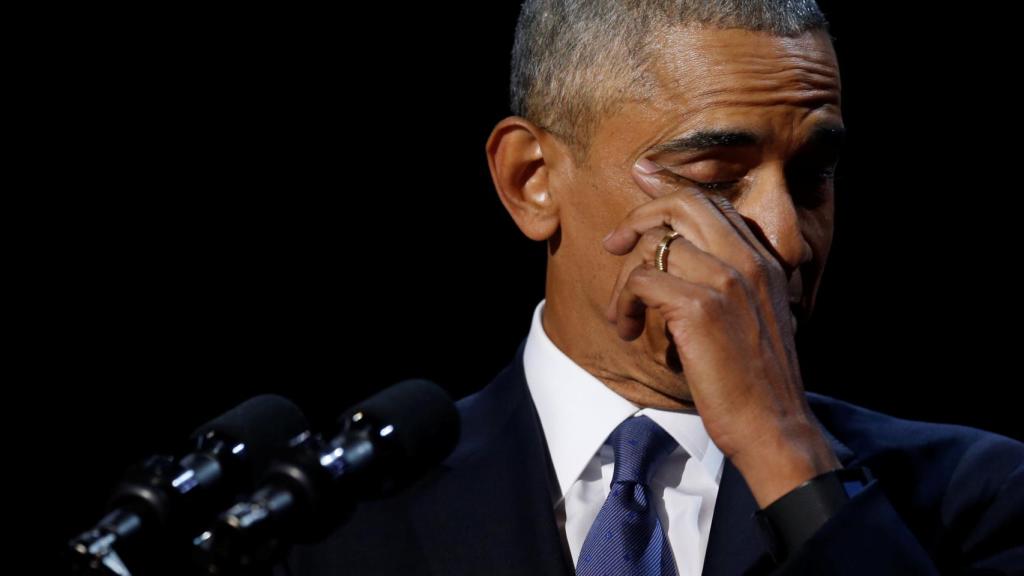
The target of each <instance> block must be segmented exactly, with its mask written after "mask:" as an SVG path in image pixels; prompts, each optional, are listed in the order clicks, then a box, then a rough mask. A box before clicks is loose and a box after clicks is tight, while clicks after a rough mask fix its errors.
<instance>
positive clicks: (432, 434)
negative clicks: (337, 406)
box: [350, 379, 459, 469]
mask: <svg viewBox="0 0 1024 576" xmlns="http://www.w3.org/2000/svg"><path fill="white" fill-rule="evenodd" d="M357 411H358V412H363V413H364V414H367V415H369V416H371V417H372V418H373V420H374V421H376V422H380V423H382V424H383V425H386V426H391V427H392V428H391V429H390V430H388V431H387V433H388V434H390V435H393V436H394V437H393V438H392V441H393V442H394V443H395V444H397V445H398V447H399V448H400V449H401V450H402V451H403V452H404V454H403V456H404V457H405V458H406V459H407V460H406V461H407V462H408V463H409V464H411V465H412V468H413V469H418V468H423V467H426V466H431V465H433V464H436V463H438V462H440V461H441V460H443V459H444V458H445V457H447V456H448V454H449V453H451V451H452V450H453V449H454V448H455V444H456V442H457V441H458V438H459V414H458V411H457V410H456V409H455V404H454V403H453V402H452V400H451V398H450V397H449V396H448V393H447V392H445V391H444V389H443V388H441V387H440V386H438V385H437V384H435V383H433V382H431V381H429V380H422V379H414V380H405V381H402V382H399V383H398V384H395V385H394V386H391V387H389V388H387V389H385V390H383V391H381V392H379V393H377V394H376V395H374V396H372V397H370V398H368V399H366V400H365V401H363V402H361V403H359V404H357V405H356V406H355V407H354V408H353V409H352V410H351V411H350V413H354V412H357ZM382 432H383V431H382Z"/></svg>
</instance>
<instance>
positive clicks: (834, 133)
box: [651, 124, 846, 154]
mask: <svg viewBox="0 0 1024 576" xmlns="http://www.w3.org/2000/svg"><path fill="white" fill-rule="evenodd" d="M845 140H846V129H845V128H844V127H842V126H841V125H833V124H826V125H824V126H820V127H818V128H816V129H815V130H814V132H813V133H812V134H811V136H810V138H808V139H807V143H806V144H805V145H804V146H803V147H802V148H804V149H817V150H826V151H828V152H831V153H834V154H838V152H839V150H840V149H841V148H842V145H843V142H844V141H845ZM760 143H761V138H760V137H759V136H758V135H757V134H754V133H753V132H746V131H742V130H699V131H697V132H692V133H690V134H685V135H683V136H680V137H678V138H673V139H672V140H669V141H667V142H662V143H661V144H658V145H656V146H653V147H652V148H651V151H652V152H656V153H663V152H669V153H680V152H702V151H705V150H711V149H714V148H743V147H748V146H756V145H758V144H760Z"/></svg>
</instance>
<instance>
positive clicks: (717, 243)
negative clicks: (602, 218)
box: [604, 168, 747, 255]
mask: <svg viewBox="0 0 1024 576" xmlns="http://www.w3.org/2000/svg"><path fill="white" fill-rule="evenodd" d="M633 177H634V180H636V182H637V184H638V185H639V186H640V187H641V188H642V189H643V190H644V191H645V193H647V194H648V195H649V196H651V197H652V198H654V199H653V200H651V201H650V202H646V203H644V204H642V205H640V206H637V207H636V208H634V209H633V210H631V211H630V213H629V214H628V215H627V216H626V218H624V219H623V221H622V222H620V223H619V225H618V226H617V227H616V228H615V229H614V230H613V231H612V233H611V234H610V235H609V236H608V238H607V239H606V240H605V241H604V246H605V249H606V250H608V251H609V252H611V253H613V254H619V255H621V254H625V253H627V252H629V251H630V250H632V249H633V247H634V246H635V245H636V242H638V241H639V239H640V236H641V235H642V234H643V232H644V231H646V230H649V229H651V228H655V227H657V226H667V227H670V228H672V229H674V230H676V231H677V232H679V233H680V234H683V235H684V236H686V237H687V238H688V239H689V240H690V241H691V242H693V243H694V244H695V245H697V246H698V247H700V248H701V249H702V250H705V251H707V252H711V253H714V254H718V255H728V254H730V253H736V252H737V251H740V250H743V249H745V248H747V246H746V243H745V242H744V240H743V238H742V237H741V236H740V235H739V233H738V232H737V231H736V230H735V228H734V226H733V225H732V223H731V222H730V221H729V220H728V219H727V218H726V217H725V215H723V214H722V212H721V211H720V210H719V209H718V208H717V207H716V206H715V205H714V203H712V202H711V200H709V199H708V197H707V195H706V194H704V193H703V192H702V191H701V190H700V189H699V188H698V187H697V186H695V185H694V184H693V183H692V182H690V181H688V180H686V179H685V178H682V177H679V176H676V175H675V174H672V173H671V172H669V171H667V170H663V171H661V172H657V173H655V174H649V175H645V174H641V173H640V172H638V171H637V169H636V168H634V170H633Z"/></svg>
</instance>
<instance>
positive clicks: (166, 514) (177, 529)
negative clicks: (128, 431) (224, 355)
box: [68, 394, 308, 576]
mask: <svg viewBox="0 0 1024 576" xmlns="http://www.w3.org/2000/svg"><path fill="white" fill-rule="evenodd" d="M307 428H308V425H307V423H306V418H305V416H303V414H302V412H301V411H300V410H299V408H298V407H297V406H295V404H293V403H292V402H291V401H290V400H288V399H286V398H283V397H281V396H276V395H270V394H267V395H262V396H256V397H253V398H250V399H249V400H246V401H245V402H243V403H241V404H239V405H238V406H236V407H235V408H233V409H231V410H229V411H227V412H225V413H224V414H222V415H220V416H218V417H217V418H215V419H213V420H211V421H209V422H207V423H206V424H203V425H202V426H200V427H199V428H198V429H196V431H195V432H193V433H192V436H191V439H192V440H193V441H194V442H195V450H193V451H192V452H190V453H189V454H187V455H186V456H184V457H182V458H180V459H178V460H175V459H174V458H172V457H169V456H164V455H158V456H153V457H150V458H149V459H147V460H146V461H145V462H143V463H142V464H141V465H140V466H137V467H136V468H135V469H133V470H132V471H130V472H129V473H128V474H127V475H126V477H125V479H124V480H123V481H122V482H121V484H120V485H119V486H118V487H117V489H116V490H115V491H114V495H113V497H112V498H111V500H110V502H109V504H108V506H107V511H108V512H107V514H106V515H105V516H104V517H103V518H102V519H101V520H100V521H99V522H98V523H97V524H96V525H95V526H94V527H93V528H92V529H91V530H88V531H86V532H83V533H82V534H80V535H79V536H78V537H76V538H74V539H73V540H71V542H69V544H68V551H69V553H70V557H71V565H72V573H73V574H108V575H109V574H116V575H118V576H129V575H130V574H131V572H130V571H129V570H128V566H135V565H137V564H138V565H142V566H145V565H146V563H147V562H146V560H147V559H148V558H150V557H153V556H160V554H154V552H155V550H157V548H158V546H161V545H164V544H169V543H171V542H168V538H169V537H175V536H178V537H180V538H179V541H180V543H181V545H182V546H183V547H185V549H186V550H187V545H188V543H190V542H191V536H192V535H194V534H195V532H196V531H197V530H199V529H201V528H202V526H204V525H205V524H206V523H207V522H209V521H210V518H212V517H213V515H214V514H216V512H217V511H218V510H222V509H223V507H224V506H228V505H230V504H231V502H232V501H233V500H232V498H233V497H234V496H235V495H236V494H238V493H241V492H245V491H247V490H250V489H252V487H253V486H254V485H255V480H256V479H257V478H258V474H259V473H260V472H261V471H262V470H264V469H265V468H266V466H267V465H268V464H269V462H270V460H271V458H272V457H273V455H274V451H275V449H277V448H280V447H281V445H283V444H285V443H286V442H287V441H288V440H289V439H290V438H293V437H294V436H295V435H296V434H300V433H301V432H302V431H303V430H306V429H307ZM179 556H180V555H179ZM167 557H174V556H173V555H167Z"/></svg>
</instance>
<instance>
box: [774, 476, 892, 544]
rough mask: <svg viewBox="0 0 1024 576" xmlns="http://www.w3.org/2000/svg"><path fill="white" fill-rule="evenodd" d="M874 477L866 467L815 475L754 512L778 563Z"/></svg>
mask: <svg viewBox="0 0 1024 576" xmlns="http://www.w3.org/2000/svg"><path fill="white" fill-rule="evenodd" d="M871 480H873V476H872V475H871V471H870V470H869V469H868V468H866V467H863V466H860V467H855V468H838V469H836V470H832V471H830V472H825V473H824V474H820V475H818V476H815V477H814V478H811V479H810V480H808V481H807V482H804V483H803V484H801V485H800V486H797V487H796V488H794V489H793V490H791V491H789V492H787V493H786V494H785V495H783V496H782V497H781V498H779V499H778V500H776V501H775V502H772V503H771V504H769V505H768V506H766V507H765V508H764V509H763V510H758V511H756V512H754V517H755V518H756V519H757V522H758V524H759V525H760V526H761V529H762V531H763V532H764V533H765V536H766V537H767V539H768V547H769V551H770V552H771V554H772V556H773V557H774V558H775V560H776V562H782V561H783V560H784V559H785V558H788V557H789V556H790V555H791V554H792V553H793V552H795V551H796V550H797V549H798V548H800V546H801V545H803V543H804V542H806V541H807V540H808V539H809V538H810V537H811V536H813V535H814V533H815V532H817V531H818V529H819V528H821V526H822V525H824V524H825V522H827V521H828V519H829V518H831V517H832V516H833V515H834V514H835V513H836V512H838V511H839V509H840V508H841V507H842V506H843V505H844V504H846V502H847V501H848V500H849V499H850V498H851V497H852V496H853V495H854V494H856V493H858V492H860V491H861V490H863V489H864V488H865V487H867V485H868V483H869V482H871Z"/></svg>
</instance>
